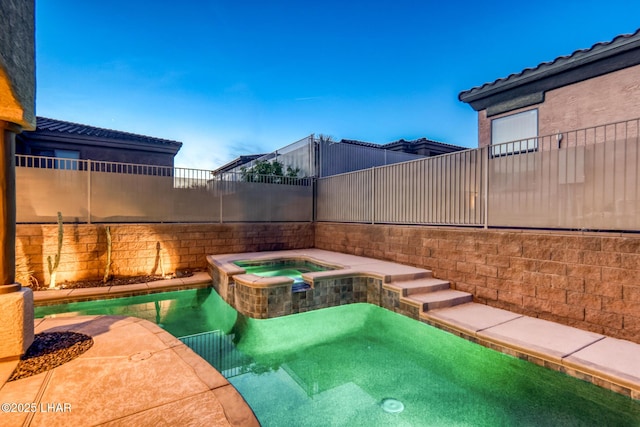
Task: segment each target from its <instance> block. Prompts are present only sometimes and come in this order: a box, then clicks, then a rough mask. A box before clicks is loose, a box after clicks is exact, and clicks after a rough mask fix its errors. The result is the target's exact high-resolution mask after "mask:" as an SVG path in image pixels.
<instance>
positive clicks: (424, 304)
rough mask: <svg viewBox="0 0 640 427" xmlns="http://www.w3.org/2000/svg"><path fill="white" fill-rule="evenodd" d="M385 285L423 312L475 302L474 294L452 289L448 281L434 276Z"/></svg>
mask: <svg viewBox="0 0 640 427" xmlns="http://www.w3.org/2000/svg"><path fill="white" fill-rule="evenodd" d="M384 287H385V288H386V289H389V290H393V291H395V292H398V294H399V295H400V302H402V303H405V304H409V305H411V306H414V307H418V308H419V309H420V311H421V312H423V313H424V312H427V311H429V310H434V309H437V308H445V307H453V306H456V305H460V304H465V303H468V302H473V295H471V294H470V293H468V292H462V291H457V290H454V289H450V283H449V282H448V281H446V280H440V279H435V278H433V277H429V278H421V279H414V280H407V281H394V282H391V283H387V284H385V285H384Z"/></svg>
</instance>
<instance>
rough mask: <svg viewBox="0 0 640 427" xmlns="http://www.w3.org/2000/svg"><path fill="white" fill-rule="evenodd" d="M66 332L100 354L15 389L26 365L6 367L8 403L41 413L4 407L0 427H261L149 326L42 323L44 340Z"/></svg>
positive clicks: (209, 370) (217, 378)
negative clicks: (15, 376) (84, 338)
mask: <svg viewBox="0 0 640 427" xmlns="http://www.w3.org/2000/svg"><path fill="white" fill-rule="evenodd" d="M62 331H74V332H79V333H84V334H86V335H89V336H91V337H92V338H93V346H92V347H91V348H90V349H89V350H87V351H86V352H85V353H83V354H82V355H80V356H79V357H77V358H76V359H73V360H71V361H69V362H67V363H65V364H63V365H61V366H58V367H56V368H54V369H52V370H50V371H47V372H43V373H40V374H37V375H34V376H31V377H28V378H23V379H19V380H16V381H12V382H6V381H7V379H8V378H9V376H10V375H11V373H12V372H13V370H14V369H15V367H16V365H17V364H18V361H12V362H2V363H0V384H1V385H2V386H1V388H0V402H1V403H2V404H3V405H6V404H11V403H15V404H17V405H22V404H31V403H34V404H35V411H34V412H24V411H18V412H5V406H3V413H2V414H0V425H2V426H80V425H87V426H88V425H92V426H94V425H101V426H132V425H135V426H158V425H190V426H205V425H216V426H258V425H259V424H258V421H257V419H256V418H255V415H254V414H253V412H252V411H251V409H250V408H249V406H248V405H247V404H246V402H245V401H244V399H243V398H242V396H240V394H239V393H238V392H237V391H236V389H235V388H234V387H233V386H232V385H231V384H229V382H228V381H227V380H226V379H225V378H224V377H223V376H222V375H221V374H220V373H219V372H218V371H217V370H216V369H214V368H213V367H212V366H211V365H209V364H208V363H207V362H205V361H204V360H203V359H202V358H201V357H200V356H198V355H197V354H196V353H194V352H193V351H192V350H191V349H189V348H188V347H187V346H186V345H184V344H183V343H182V342H181V341H179V340H178V339H177V338H175V337H174V336H172V335H171V334H169V333H168V332H166V331H164V330H163V329H162V328H160V327H159V326H157V325H155V324H153V323H151V322H149V321H146V320H142V319H137V318H133V317H119V316H76V317H58V318H46V319H36V321H35V332H36V333H40V332H62ZM9 408H11V406H9ZM18 408H19V407H16V408H14V409H18ZM32 410H33V409H32Z"/></svg>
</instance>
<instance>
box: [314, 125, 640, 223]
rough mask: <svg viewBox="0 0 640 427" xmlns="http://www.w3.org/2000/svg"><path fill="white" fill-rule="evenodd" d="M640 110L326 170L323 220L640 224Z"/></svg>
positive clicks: (320, 202)
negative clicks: (609, 119)
mask: <svg viewBox="0 0 640 427" xmlns="http://www.w3.org/2000/svg"><path fill="white" fill-rule="evenodd" d="M639 124H640V119H635V120H630V121H625V122H619V123H612V124H607V125H603V126H597V127H591V128H586V129H579V130H574V131H570V132H563V133H559V134H555V135H547V136H542V137H535V138H530V139H527V140H523V141H513V142H507V143H504V144H500V145H494V146H492V147H486V148H481V149H476V150H468V151H462V152H456V153H451V154H446V155H443V156H438V157H434V158H427V159H421V160H416V161H412V162H406V163H400V164H396V165H391V166H385V167H379V168H371V169H368V170H362V171H357V172H352V173H348V174H342V175H336V176H332V177H327V178H321V179H319V180H318V188H317V200H316V206H317V210H316V220H317V221H336V222H365V223H388V224H433V225H462V226H485V227H518V228H529V227H535V228H562V229H590V230H629V231H635V230H640V170H639V165H640V149H639V145H640V138H639V128H640V127H639Z"/></svg>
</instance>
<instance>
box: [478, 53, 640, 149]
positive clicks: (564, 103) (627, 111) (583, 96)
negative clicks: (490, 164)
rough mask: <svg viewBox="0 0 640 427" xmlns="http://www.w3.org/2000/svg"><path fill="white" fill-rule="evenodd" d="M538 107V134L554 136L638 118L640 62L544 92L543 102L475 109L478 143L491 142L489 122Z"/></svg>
mask: <svg viewBox="0 0 640 427" xmlns="http://www.w3.org/2000/svg"><path fill="white" fill-rule="evenodd" d="M535 108H537V109H538V135H539V136H544V135H553V134H556V133H559V132H566V131H570V130H575V129H584V128H587V127H594V126H599V125H604V124H607V123H614V122H620V121H624V120H630V119H635V118H638V117H640V65H636V66H633V67H629V68H625V69H623V70H618V71H615V72H612V73H609V74H605V75H603V76H598V77H594V78H591V79H588V80H585V81H581V82H577V83H574V84H572V85H569V86H564V87H561V88H558V89H554V90H550V91H548V92H546V94H545V99H544V102H542V103H539V104H534V105H531V106H528V107H524V108H518V109H516V110H513V111H509V112H506V113H503V114H497V115H495V116H492V117H487V109H483V110H481V111H478V146H480V147H486V146H489V145H490V144H491V121H492V120H493V119H498V118H501V117H505V116H509V115H511V114H516V113H520V112H523V111H528V110H532V109H535Z"/></svg>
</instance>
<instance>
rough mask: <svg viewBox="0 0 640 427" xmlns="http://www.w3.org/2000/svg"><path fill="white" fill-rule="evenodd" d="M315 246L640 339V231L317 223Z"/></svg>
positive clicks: (483, 298) (504, 304) (486, 299)
mask: <svg viewBox="0 0 640 427" xmlns="http://www.w3.org/2000/svg"><path fill="white" fill-rule="evenodd" d="M314 246H315V247H316V248H319V249H326V250H331V251H336V252H343V253H349V254H354V255H361V256H366V257H371V258H377V259H384V260H389V261H393V262H398V263H402V264H407V265H413V266H416V267H421V268H427V269H430V270H432V271H433V273H434V276H435V277H437V278H439V279H444V280H449V281H450V282H451V285H452V288H455V289H459V290H461V291H466V292H470V293H472V294H473V295H474V300H475V301H476V302H480V303H484V304H488V305H490V306H494V307H499V308H503V309H506V310H510V311H513V312H517V313H522V314H524V315H527V316H532V317H539V318H542V319H547V320H551V321H555V322H558V323H563V324H566V325H569V326H574V327H577V328H581V329H585V330H589V331H593V332H597V333H602V334H606V335H609V336H612V337H615V338H621V339H627V340H630V341H634V342H637V343H640V234H620V233H586V232H585V233H582V232H541V231H530V230H484V229H473V228H445V227H426V226H395V225H367V224H338V223H316V224H315V245H314Z"/></svg>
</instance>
